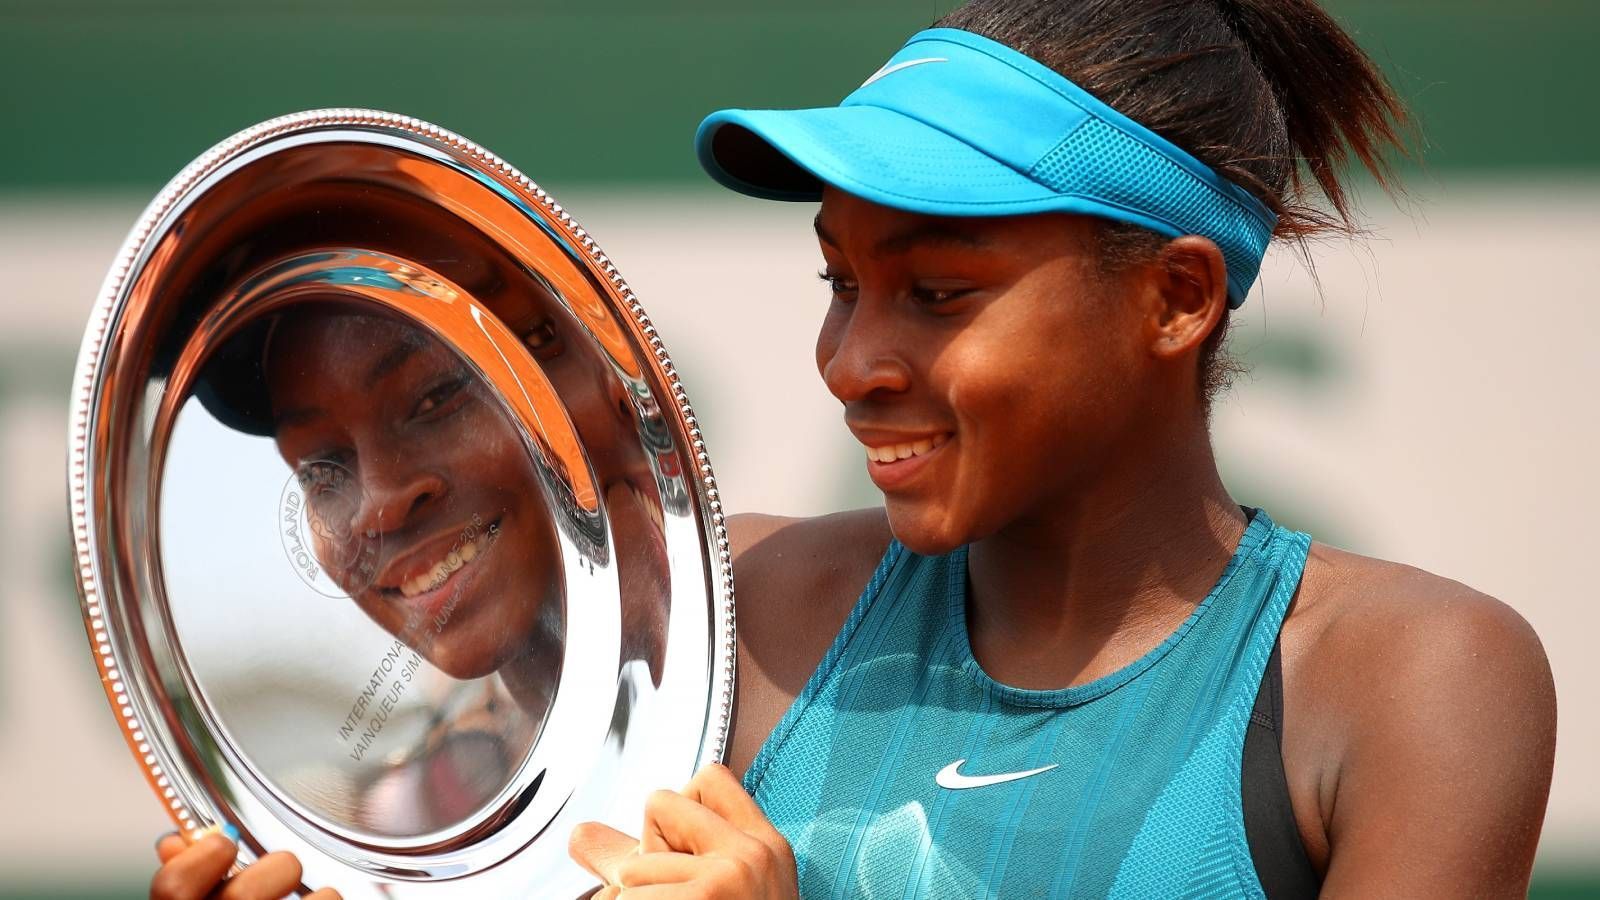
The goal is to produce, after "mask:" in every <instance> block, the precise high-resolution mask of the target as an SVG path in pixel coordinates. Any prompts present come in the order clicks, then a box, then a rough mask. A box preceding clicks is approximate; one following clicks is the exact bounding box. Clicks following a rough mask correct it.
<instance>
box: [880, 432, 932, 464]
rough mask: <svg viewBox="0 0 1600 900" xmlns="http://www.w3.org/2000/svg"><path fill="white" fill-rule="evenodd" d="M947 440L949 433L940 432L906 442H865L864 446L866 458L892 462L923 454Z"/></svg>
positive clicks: (930, 451)
mask: <svg viewBox="0 0 1600 900" xmlns="http://www.w3.org/2000/svg"><path fill="white" fill-rule="evenodd" d="M948 440H950V435H948V434H940V435H935V436H934V437H931V438H923V439H922V440H919V441H910V442H908V443H901V444H882V445H879V446H876V447H874V446H872V445H871V444H867V445H865V446H866V449H867V459H869V460H871V461H872V462H875V463H893V462H899V461H900V460H902V459H911V458H913V457H917V456H925V455H927V454H929V453H932V452H933V451H935V450H937V449H939V447H941V446H943V445H944V443H945V442H946V441H948Z"/></svg>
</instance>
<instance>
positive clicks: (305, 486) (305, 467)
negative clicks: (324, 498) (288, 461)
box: [294, 454, 350, 497]
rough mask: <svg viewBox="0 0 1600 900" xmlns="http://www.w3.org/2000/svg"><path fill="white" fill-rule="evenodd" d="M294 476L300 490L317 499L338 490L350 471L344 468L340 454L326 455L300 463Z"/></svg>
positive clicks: (342, 457)
mask: <svg viewBox="0 0 1600 900" xmlns="http://www.w3.org/2000/svg"><path fill="white" fill-rule="evenodd" d="M294 474H295V478H296V480H298V481H299V482H300V489H301V490H303V491H305V492H306V495H307V496H308V497H317V496H320V495H322V494H326V493H328V492H329V491H336V490H338V489H339V488H340V487H341V486H342V485H343V484H344V483H345V481H346V480H347V479H348V478H349V477H350V470H349V469H347V468H345V466H344V456H343V455H342V454H328V455H326V456H322V457H318V458H316V459H310V460H305V461H303V462H301V463H300V466H299V468H297V469H295V473H294Z"/></svg>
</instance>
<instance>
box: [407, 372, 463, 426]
mask: <svg viewBox="0 0 1600 900" xmlns="http://www.w3.org/2000/svg"><path fill="white" fill-rule="evenodd" d="M470 383H472V376H471V375H470V374H468V373H466V372H457V373H455V374H453V375H451V376H449V378H448V379H446V380H445V381H444V383H442V384H438V385H435V386H434V387H432V388H430V389H429V390H428V392H427V393H425V394H423V395H422V399H421V400H418V401H417V406H416V408H415V409H413V410H412V411H411V417H412V418H413V419H427V418H438V417H440V416H443V415H445V414H446V413H447V412H448V410H446V411H445V412H440V410H445V409H446V407H448V406H451V405H452V404H451V402H450V401H452V400H455V399H457V398H458V397H459V396H461V391H462V389H463V388H465V387H466V386H467V385H468V384H470Z"/></svg>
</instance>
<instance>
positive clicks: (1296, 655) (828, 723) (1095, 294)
mask: <svg viewBox="0 0 1600 900" xmlns="http://www.w3.org/2000/svg"><path fill="white" fill-rule="evenodd" d="M939 26H940V27H938V28H936V29H934V30H931V31H928V32H923V33H921V34H919V35H917V36H916V37H914V38H913V39H912V41H911V42H910V43H908V44H907V45H906V47H905V48H903V49H902V51H901V52H900V53H899V54H897V55H896V56H895V57H893V58H892V59H891V60H890V61H889V62H888V63H887V64H886V65H885V66H884V67H883V68H882V69H880V70H879V71H878V72H877V73H875V74H874V75H873V76H872V77H871V78H869V79H868V81H867V83H866V84H864V85H863V86H862V87H861V88H860V89H859V90H858V91H857V92H856V93H854V94H852V95H851V96H850V97H849V98H847V99H846V100H845V101H844V103H843V104H842V105H841V106H840V107H838V108H832V109H822V110H801V111H789V112H770V111H769V112H746V111H727V112H724V113H719V114H717V115H714V116H713V117H711V118H710V119H708V120H707V122H706V123H705V125H703V126H702V129H701V132H700V136H699V148H700V153H701V158H702V160H703V161H704V162H705V164H706V165H707V167H708V169H709V170H710V171H711V173H712V174H713V176H714V177H716V178H717V179H718V180H719V181H721V182H723V183H725V184H727V185H729V186H731V187H734V188H735V189H737V190H741V191H744V192H746V193H750V194H755V195H757V196H764V197H770V198H774V199H793V200H805V199H817V198H820V201H821V207H820V212H819V215H818V216H817V222H816V224H817V235H818V239H819V242H820V244H821V249H822V255H823V258H824V260H825V263H824V265H825V268H824V271H823V277H824V280H825V281H826V282H827V283H828V285H829V287H830V289H831V291H832V295H833V296H832V301H831V304H830V306H829V308H828V312H827V314H826V317H825V319H824V322H823V325H822V329H821V333H820V335H819V338H818V341H817V363H818V367H819V370H820V372H821V374H822V377H823V380H824V381H825V382H826V383H827V386H828V388H829V390H830V391H831V392H832V393H833V394H834V395H835V396H836V397H837V398H838V399H839V400H840V402H841V403H842V404H843V406H844V412H845V421H846V424H847V426H848V427H849V428H850V429H851V431H852V433H853V434H854V435H855V436H856V437H857V438H858V439H860V441H861V442H862V444H863V445H864V447H865V452H866V454H867V457H868V461H867V466H868V469H869V471H870V473H871V475H872V477H873V479H874V481H875V482H876V483H877V485H878V486H879V487H880V488H881V489H882V490H883V492H884V498H885V505H884V508H883V509H881V510H871V511H864V512H858V513H848V514H841V515H837V516H831V517H826V518H822V519H817V520H804V521H795V520H781V519H772V518H762V517H750V518H741V519H736V520H735V521H734V523H733V535H734V538H735V544H736V549H737V561H736V568H737V571H738V577H739V615H740V621H739V626H740V639H741V655H740V660H739V662H740V669H739V673H740V682H739V683H740V688H739V696H738V702H737V708H736V714H737V719H736V725H735V729H734V739H733V744H732V748H731V752H730V758H729V761H728V762H729V766H728V767H727V768H721V767H713V768H711V769H708V770H706V771H705V772H702V773H701V774H700V775H699V776H697V777H696V778H695V780H694V781H693V782H692V783H691V784H690V785H689V786H688V787H687V788H686V789H685V790H684V791H683V792H681V793H672V792H664V793H661V794H658V795H656V797H655V798H654V799H653V800H652V802H651V803H650V805H649V808H648V809H647V810H646V812H645V818H644V822H643V823H642V826H641V830H640V833H639V835H638V838H637V840H635V838H634V837H632V836H629V835H623V834H619V833H617V832H615V831H612V830H611V829H608V828H605V827H603V826H599V825H592V826H585V827H582V828H580V829H578V830H577V832H576V833H575V834H574V835H573V837H572V849H573V853H574V856H575V857H576V858H577V859H578V860H579V861H580V862H582V863H583V864H584V865H586V866H588V867H589V868H590V869H591V870H592V871H593V872H594V873H595V874H596V875H597V876H599V877H600V878H601V879H602V880H603V881H604V882H605V885H606V886H605V887H604V888H603V889H602V891H601V894H600V896H604V897H616V896H622V897H641V898H643V897H710V896H714V897H730V898H732V897H740V898H744V897H793V896H796V895H797V894H799V895H804V896H807V897H830V896H831V897H853V896H872V897H881V896H890V895H892V896H897V897H919V896H934V897H973V896H1052V897H1099V896H1120V897H1156V896H1161V897H1166V896H1206V897H1210V896H1219V897H1235V896H1237V897H1245V896H1260V895H1262V894H1263V892H1265V893H1266V894H1268V895H1270V896H1274V897H1277V896H1310V895H1314V894H1317V893H1318V892H1320V893H1321V894H1322V895H1324V896H1328V897H1370V896H1406V897H1426V896H1441V897H1445V896H1448V897H1458V896H1494V897H1501V896H1516V895H1520V894H1522V893H1523V892H1525V890H1526V887H1527V883H1528V877H1529V871H1530V869H1531V866H1532V861H1533V855H1534V850H1535V846H1536V844H1537V840H1538V834H1539V828H1540V824H1541V821H1542V817H1543V811H1544V804H1545V800H1546V795H1547V792H1548V788H1549V779H1550V772H1551V765H1552V758H1553V750H1554V725H1555V701H1554V689H1553V686H1552V683H1551V679H1550V673H1549V669H1548V666H1547V664H1546V662H1545V658H1544V654H1543V652H1542V650H1541V648H1540V646H1539V642H1538V639H1537V637H1536V636H1535V635H1534V634H1533V633H1532V631H1531V630H1530V629H1529V628H1528V626H1527V625H1526V624H1525V623H1524V622H1523V621H1522V620H1521V619H1520V618H1519V617H1518V616H1517V615H1516V614H1515V613H1513V612H1512V611H1511V610H1510V609H1508V608H1507V607H1505V606H1504V605H1502V604H1500V603H1499V602H1497V601H1495V600H1493V599H1491V598H1488V597H1485V596H1483V595H1481V594H1478V593H1475V592H1473V591H1472V590H1470V589H1468V588H1465V587H1463V586H1461V585H1459V584H1456V583H1454V582H1450V581H1447V580H1445V579H1442V578H1439V577H1436V576H1433V575H1429V574H1427V573H1424V572H1420V571H1417V570H1415V569H1411V568H1407V567H1405V566H1401V565H1398V564H1394V563H1388V562H1382V561H1378V560H1373V559H1367V558H1363V557H1360V556H1356V555H1354V554H1350V553H1347V552H1344V551H1340V550H1337V549H1334V548H1332V547H1328V546H1325V545H1322V544H1320V543H1315V542H1313V541H1312V540H1311V539H1310V538H1308V537H1307V536H1305V535H1301V534H1296V533H1292V532H1289V531H1286V530H1284V529H1283V528H1280V527H1278V526H1276V525H1274V524H1273V522H1272V520H1271V519H1270V518H1269V516H1268V515H1267V513H1266V512H1264V511H1262V510H1259V509H1247V508H1241V507H1240V506H1239V505H1238V504H1237V503H1236V502H1235V501H1234V499H1233V498H1232V497H1230V496H1229V494H1228V492H1227V490H1226V488H1225V487H1224V486H1223V484H1222V481H1221V478H1220V477H1219V475H1218V473H1217V467H1216V463H1215V460H1214V458H1213V455H1212V450H1211V444H1210V440H1209V435H1208V427H1207V422H1208V410H1209V408H1210V404H1211V402H1212V401H1213V399H1214V397H1215V396H1216V394H1217V392H1218V391H1219V390H1220V389H1221V388H1222V387H1223V385H1224V384H1225V382H1226V376H1227V374H1228V373H1229V371H1230V364H1229V362H1228V360H1227V357H1226V356H1225V355H1224V353H1223V350H1222V342H1223V336H1224V334H1225V332H1226V328H1227V322H1228V317H1229V312H1230V310H1231V309H1233V308H1235V307H1236V306H1237V305H1238V304H1239V303H1241V302H1242V301H1243V300H1244V297H1245V295H1246V293H1247V292H1248V290H1249V287H1250V285H1251V283H1252V282H1253V281H1254V279H1255V274H1256V270H1257V268H1258V266H1259V264H1260V261H1261V257H1262V254H1263V253H1264V252H1265V249H1266V245H1267V243H1268V240H1269V238H1271V237H1276V238H1280V239H1284V240H1288V241H1291V242H1295V241H1299V240H1303V239H1304V238H1305V237H1306V236H1307V235H1309V234H1312V233H1315V232H1317V231H1319V230H1322V229H1325V228H1344V227H1349V226H1350V224H1351V223H1350V221H1349V217H1348V205H1347V202H1346V191H1345V188H1344V183H1343V181H1342V180H1341V178H1342V175H1341V173H1340V170H1341V164H1342V163H1344V162H1345V161H1346V159H1347V157H1349V156H1351V155H1354V156H1355V157H1356V158H1357V159H1358V160H1360V161H1361V162H1362V163H1363V164H1364V165H1365V166H1366V167H1367V168H1368V169H1369V170H1370V171H1372V172H1373V173H1374V174H1376V175H1378V176H1379V178H1380V179H1382V178H1383V177H1384V176H1385V174H1386V170H1385V168H1384V165H1383V163H1382V158H1383V154H1384V153H1385V151H1386V150H1388V149H1389V146H1388V145H1390V144H1393V143H1395V134H1396V126H1397V124H1398V123H1399V122H1400V121H1401V119H1402V112H1401V109H1400V107H1399V105H1398V104H1397V102H1396V101H1395V99H1394V97H1393V95H1392V93H1391V92H1390V89H1389V87H1388V86H1387V85H1386V84H1385V83H1384V81H1383V80H1382V78H1381V77H1380V76H1379V75H1378V74H1377V72H1376V71H1375V69H1374V67H1373V66H1372V64H1371V62H1370V61H1369V60H1368V59H1367V58H1366V57H1365V56H1364V55H1363V54H1362V53H1361V51H1360V50H1359V49H1358V48H1357V46H1356V45H1355V44H1354V43H1353V41H1352V40H1351V39H1350V38H1349V37H1348V36H1347V35H1345V34H1344V33H1343V32H1342V31H1341V30H1340V29H1339V27H1338V26H1337V24H1336V23H1335V22H1333V21H1332V20H1331V19H1330V18H1329V17H1328V16H1327V15H1325V14H1324V13H1323V12H1322V11H1321V10H1320V9H1318V8H1317V7H1316V6H1315V4H1314V3H1312V2H1310V0H974V2H972V3H970V4H969V5H968V6H966V7H964V8H962V9H960V10H958V11H956V12H955V13H953V14H951V15H950V16H948V17H946V18H945V19H944V20H942V21H941V22H940V23H939ZM1316 192H1320V193H1321V194H1322V195H1323V197H1324V198H1325V199H1326V200H1327V201H1328V205H1329V206H1330V207H1331V212H1329V213H1324V212H1319V211H1318V208H1317V207H1316V205H1315V204H1314V202H1313V200H1314V198H1313V196H1312V195H1313V194H1314V193H1316ZM741 778H742V783H741V781H740V779H741ZM179 848H180V845H179V844H178V843H172V842H169V844H168V845H167V846H166V850H165V851H164V856H166V855H167V851H170V852H176V851H177V850H178V849H179ZM206 854H209V856H207V855H206ZM231 854H232V849H231V847H228V846H226V841H223V840H222V839H220V838H218V839H214V840H213V841H211V842H210V845H209V846H208V845H207V844H199V845H196V847H195V848H192V849H190V850H188V851H185V852H183V853H181V854H179V855H177V856H176V857H173V858H172V861H171V862H169V863H168V864H167V867H166V868H165V869H163V872H162V874H160V875H158V876H157V878H158V880H157V884H158V886H161V887H163V888H166V887H169V886H171V887H173V888H176V889H178V890H183V889H187V890H191V891H194V892H195V893H203V892H204V891H205V890H208V889H210V888H211V886H212V885H213V884H214V883H215V882H216V880H217V879H218V878H219V877H220V876H221V874H222V873H223V871H224V870H225V869H226V864H227V861H228V859H230V858H231ZM202 862H204V865H207V866H209V867H210V868H206V869H204V871H202ZM293 869H294V865H293V862H292V860H284V859H281V858H278V859H269V860H268V861H263V862H262V863H258V864H257V865H256V866H254V867H252V871H249V872H247V873H245V874H243V875H240V876H238V877H237V878H235V879H234V880H233V884H232V885H231V886H230V889H236V890H238V892H239V893H238V896H256V894H254V893H251V891H254V890H262V891H267V892H270V891H271V890H273V889H278V890H281V889H283V886H286V885H290V884H292V883H293V882H292V879H288V875H289V874H291V873H292V871H293ZM169 870H170V871H177V872H178V874H170V875H169ZM255 870H262V871H261V872H260V873H257V872H256V871H255ZM184 874H188V875H190V876H191V877H190V878H189V880H187V881H186V880H184V879H183V878H181V877H180V875H184ZM208 877H209V880H207V878H208ZM247 879H249V881H247ZM274 879H276V880H274ZM286 879H287V880H286ZM168 895H169V896H177V895H178V893H177V891H174V892H173V893H171V894H168ZM230 896H232V895H230Z"/></svg>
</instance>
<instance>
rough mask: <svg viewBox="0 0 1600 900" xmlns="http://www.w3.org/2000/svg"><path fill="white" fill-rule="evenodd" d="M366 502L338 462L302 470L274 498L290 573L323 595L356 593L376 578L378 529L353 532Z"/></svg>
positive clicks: (356, 483)
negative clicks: (291, 571) (276, 498)
mask: <svg viewBox="0 0 1600 900" xmlns="http://www.w3.org/2000/svg"><path fill="white" fill-rule="evenodd" d="M367 502H369V498H368V497H367V496H366V493H365V491H364V490H363V489H362V487H361V483H360V480H359V479H357V478H356V477H355V474H354V473H353V472H351V471H350V470H349V469H347V468H345V467H344V466H342V465H340V464H339V463H337V462H333V461H329V460H319V461H317V462H314V463H310V464H307V465H305V466H302V467H301V468H300V469H299V470H298V471H296V472H295V473H294V474H293V475H290V476H289V480H288V481H287V482H285V483H284V485H283V491H282V492H281V493H280V494H279V497H278V522H277V524H278V537H279V538H280V539H281V541H282V542H283V553H284V556H285V557H287V558H288V560H289V565H290V567H291V568H293V569H294V573H295V574H296V575H298V576H299V577H300V580H301V581H303V582H305V584H306V586H307V587H309V588H311V589H312V590H314V591H316V592H317V593H319V594H321V595H322V596H324V597H330V598H334V599H344V598H347V597H353V596H355V595H356V594H359V593H361V592H362V591H364V590H366V589H367V588H368V587H370V586H371V585H372V581H373V579H374V578H376V577H377V575H378V552H379V550H381V549H382V542H383V534H382V532H381V530H368V531H357V529H356V527H355V522H356V516H357V514H358V513H359V512H360V510H361V509H362V508H363V506H364V505H365V503H367Z"/></svg>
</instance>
